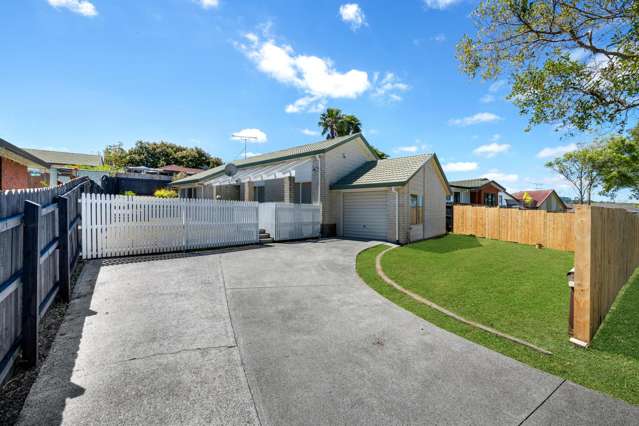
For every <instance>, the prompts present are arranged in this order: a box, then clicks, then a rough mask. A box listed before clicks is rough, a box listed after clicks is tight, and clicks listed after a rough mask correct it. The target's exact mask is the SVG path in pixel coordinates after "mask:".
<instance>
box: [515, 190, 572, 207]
mask: <svg viewBox="0 0 639 426" xmlns="http://www.w3.org/2000/svg"><path fill="white" fill-rule="evenodd" d="M553 192H555V190H554V189H538V190H534V191H519V192H515V193H514V194H512V196H513V198H515V199H516V200H519V201H523V199H524V194H525V193H528V195H530V198H532V199H533V200H534V201H535V205H536V206H540V205H541V203H543V202H544V201H546V198H548V197H550V194H552V193H553ZM558 198H559V197H558ZM561 202H562V203H563V200H562V201H561ZM564 205H565V203H564Z"/></svg>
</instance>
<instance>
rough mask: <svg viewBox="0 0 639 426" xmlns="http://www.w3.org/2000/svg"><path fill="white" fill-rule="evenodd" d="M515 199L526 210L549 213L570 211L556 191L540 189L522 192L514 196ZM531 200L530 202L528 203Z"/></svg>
mask: <svg viewBox="0 0 639 426" xmlns="http://www.w3.org/2000/svg"><path fill="white" fill-rule="evenodd" d="M512 196H513V198H514V199H516V200H517V201H519V202H520V205H521V207H523V208H525V209H537V210H546V211H549V212H563V211H566V210H568V206H566V203H564V202H563V200H562V199H561V198H560V197H559V195H557V192H555V190H554V189H538V190H531V191H520V192H515V193H514V194H512ZM526 200H529V202H526Z"/></svg>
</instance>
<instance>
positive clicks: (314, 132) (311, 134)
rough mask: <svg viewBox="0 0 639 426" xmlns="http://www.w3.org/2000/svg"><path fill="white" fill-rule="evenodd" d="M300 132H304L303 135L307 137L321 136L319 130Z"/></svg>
mask: <svg viewBox="0 0 639 426" xmlns="http://www.w3.org/2000/svg"><path fill="white" fill-rule="evenodd" d="M300 131H301V132H302V134H304V135H306V136H319V134H320V132H318V131H317V130H311V129H302V130H300Z"/></svg>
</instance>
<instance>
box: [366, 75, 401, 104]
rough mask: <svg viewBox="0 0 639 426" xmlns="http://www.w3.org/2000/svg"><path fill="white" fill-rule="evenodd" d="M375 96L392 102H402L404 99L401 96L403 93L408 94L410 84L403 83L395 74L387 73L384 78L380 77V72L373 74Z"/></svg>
mask: <svg viewBox="0 0 639 426" xmlns="http://www.w3.org/2000/svg"><path fill="white" fill-rule="evenodd" d="M373 85H374V88H373V96H374V97H378V98H385V99H387V100H390V101H394V102H397V101H401V100H402V97H401V96H400V95H399V93H401V92H406V91H408V89H410V86H408V84H406V83H403V82H402V81H401V80H400V79H399V78H398V77H397V76H396V75H395V74H393V73H392V72H387V73H386V74H384V76H383V77H380V74H379V73H378V72H376V73H374V74H373Z"/></svg>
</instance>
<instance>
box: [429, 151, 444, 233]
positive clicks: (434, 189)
mask: <svg viewBox="0 0 639 426" xmlns="http://www.w3.org/2000/svg"><path fill="white" fill-rule="evenodd" d="M437 169H438V168H437V166H436V164H435V161H434V160H433V159H430V160H429V161H428V163H426V165H425V166H424V172H425V179H424V189H425V195H424V236H423V237H424V238H432V237H436V236H438V235H443V234H445V233H446V195H447V194H446V192H447V191H446V187H445V186H444V183H443V182H442V178H441V177H440V175H439V173H438V171H437Z"/></svg>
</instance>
